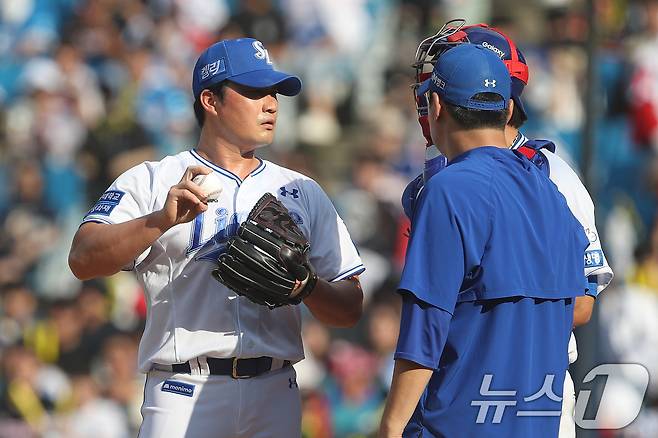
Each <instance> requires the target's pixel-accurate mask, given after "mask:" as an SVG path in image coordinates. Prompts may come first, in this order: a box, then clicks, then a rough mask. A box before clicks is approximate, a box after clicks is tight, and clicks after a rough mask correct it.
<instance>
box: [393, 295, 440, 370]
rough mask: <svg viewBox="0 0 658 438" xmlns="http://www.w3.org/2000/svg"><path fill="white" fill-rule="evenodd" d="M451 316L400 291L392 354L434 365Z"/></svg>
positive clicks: (432, 367) (423, 364)
mask: <svg viewBox="0 0 658 438" xmlns="http://www.w3.org/2000/svg"><path fill="white" fill-rule="evenodd" d="M451 318H452V315H451V314H450V313H448V312H446V311H445V310H442V309H439V308H438V307H434V306H432V305H430V304H427V303H425V302H423V301H420V300H419V299H418V298H416V297H415V296H414V295H411V294H409V293H404V294H402V315H401V318H400V335H399V336H398V344H397V347H396V349H395V355H394V358H395V359H405V360H409V361H411V362H415V363H417V364H420V365H422V366H424V367H426V368H430V369H436V368H437V367H438V365H439V361H440V359H441V353H443V347H444V346H445V343H446V341H447V339H448V330H449V328H450V320H451Z"/></svg>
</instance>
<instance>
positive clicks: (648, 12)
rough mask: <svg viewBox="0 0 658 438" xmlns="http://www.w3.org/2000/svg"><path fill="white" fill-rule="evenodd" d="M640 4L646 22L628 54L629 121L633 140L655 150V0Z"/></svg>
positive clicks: (657, 70) (657, 5)
mask: <svg viewBox="0 0 658 438" xmlns="http://www.w3.org/2000/svg"><path fill="white" fill-rule="evenodd" d="M642 4H643V6H644V8H645V10H644V11H643V12H644V17H645V18H646V23H647V24H646V31H645V33H644V35H642V38H641V42H640V44H639V45H638V46H637V47H636V48H635V50H634V53H633V56H632V62H633V77H632V78H631V86H630V90H629V91H630V104H631V121H632V127H633V137H634V140H635V141H636V142H637V143H638V144H639V145H641V146H644V147H649V148H653V149H654V150H658V59H657V58H656V53H657V51H658V2H656V1H646V2H643V3H642Z"/></svg>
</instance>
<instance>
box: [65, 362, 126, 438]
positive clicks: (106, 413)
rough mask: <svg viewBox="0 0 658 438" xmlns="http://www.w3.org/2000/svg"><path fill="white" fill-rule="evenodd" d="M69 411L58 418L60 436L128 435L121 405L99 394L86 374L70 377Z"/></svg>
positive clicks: (115, 437) (113, 437) (112, 437)
mask: <svg viewBox="0 0 658 438" xmlns="http://www.w3.org/2000/svg"><path fill="white" fill-rule="evenodd" d="M72 386H73V398H72V410H71V411H70V414H69V415H68V416H65V417H63V418H62V420H61V426H60V427H61V429H62V430H61V432H62V435H63V436H67V437H71V438H86V437H96V438H124V437H127V436H129V434H128V428H127V422H126V418H125V414H124V413H123V411H122V410H121V407H120V406H119V405H118V404H117V403H115V402H113V401H111V400H108V399H104V398H102V397H101V394H100V389H99V387H98V385H97V384H96V383H95V382H94V380H93V379H92V378H91V377H90V376H86V375H80V376H77V377H75V378H74V379H73V382H72Z"/></svg>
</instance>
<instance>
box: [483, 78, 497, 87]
mask: <svg viewBox="0 0 658 438" xmlns="http://www.w3.org/2000/svg"><path fill="white" fill-rule="evenodd" d="M484 86H485V87H487V88H489V87H492V88H495V87H496V80H495V79H485V80H484Z"/></svg>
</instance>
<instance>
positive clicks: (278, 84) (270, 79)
mask: <svg viewBox="0 0 658 438" xmlns="http://www.w3.org/2000/svg"><path fill="white" fill-rule="evenodd" d="M226 79H228V80H230V81H231V82H235V83H237V84H240V85H245V86H247V87H252V88H270V87H275V88H276V92H277V93H280V94H283V95H285V96H294V95H296V94H297V93H299V91H300V90H301V89H302V81H301V80H300V79H299V78H298V77H297V76H293V75H290V74H288V73H283V72H280V71H276V70H274V67H273V66H272V60H271V59H270V55H269V53H268V51H267V49H266V48H265V47H264V46H263V43H261V42H260V41H258V40H255V39H253V38H239V39H234V40H222V41H219V42H216V43H215V44H213V45H212V46H210V47H208V48H207V49H206V50H204V51H203V53H201V55H199V59H197V61H196V64H195V65H194V72H193V73H192V92H193V93H194V99H198V98H199V96H200V95H201V92H202V91H203V90H204V89H206V88H209V87H212V86H213V85H216V84H218V83H220V82H222V81H224V80H226Z"/></svg>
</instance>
